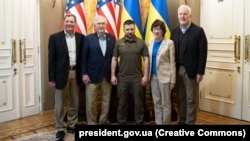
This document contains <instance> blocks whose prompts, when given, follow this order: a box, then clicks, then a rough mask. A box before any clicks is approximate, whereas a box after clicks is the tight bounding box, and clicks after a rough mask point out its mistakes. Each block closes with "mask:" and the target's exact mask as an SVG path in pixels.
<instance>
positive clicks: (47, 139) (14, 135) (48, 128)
mask: <svg viewBox="0 0 250 141" xmlns="http://www.w3.org/2000/svg"><path fill="white" fill-rule="evenodd" d="M79 124H82V125H84V124H86V122H79ZM129 124H133V123H129ZM171 124H172V125H177V122H172V123H171ZM197 124H198V125H211V124H214V123H211V122H208V121H205V120H201V119H198V120H197ZM112 125H116V123H112ZM145 125H154V121H150V122H146V123H145ZM55 134H56V131H55V123H54V120H53V119H50V120H47V121H44V122H41V123H36V124H32V125H29V126H24V127H21V128H17V129H15V130H12V131H5V132H1V131H0V141H7V140H14V141H54V140H55ZM74 140H75V137H74V135H73V134H69V133H66V135H65V141H74Z"/></svg>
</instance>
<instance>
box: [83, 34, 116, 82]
mask: <svg viewBox="0 0 250 141" xmlns="http://www.w3.org/2000/svg"><path fill="white" fill-rule="evenodd" d="M105 34H106V47H107V49H106V54H105V56H103V54H102V50H101V46H100V44H99V37H98V34H97V33H92V34H89V35H88V36H86V38H85V41H84V46H83V52H82V56H83V58H82V70H81V73H82V75H88V76H89V78H90V81H91V83H100V82H101V80H102V78H103V77H104V76H105V77H106V80H107V81H108V82H110V79H111V59H112V54H113V49H114V45H115V41H116V39H115V37H114V36H113V35H111V34H109V33H105Z"/></svg>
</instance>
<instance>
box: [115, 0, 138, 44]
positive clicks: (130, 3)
mask: <svg viewBox="0 0 250 141" xmlns="http://www.w3.org/2000/svg"><path fill="white" fill-rule="evenodd" d="M128 19H131V20H133V21H134V22H135V26H136V27H135V35H136V36H137V37H139V38H141V39H142V25H141V11H140V2H139V0H123V5H122V14H121V28H120V34H119V39H120V38H122V37H123V36H124V32H123V23H124V21H126V20H128Z"/></svg>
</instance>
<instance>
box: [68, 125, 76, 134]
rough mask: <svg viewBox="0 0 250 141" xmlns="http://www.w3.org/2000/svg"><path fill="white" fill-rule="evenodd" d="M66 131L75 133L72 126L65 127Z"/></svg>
mask: <svg viewBox="0 0 250 141" xmlns="http://www.w3.org/2000/svg"><path fill="white" fill-rule="evenodd" d="M67 132H68V133H71V134H74V133H75V129H74V128H70V127H67Z"/></svg>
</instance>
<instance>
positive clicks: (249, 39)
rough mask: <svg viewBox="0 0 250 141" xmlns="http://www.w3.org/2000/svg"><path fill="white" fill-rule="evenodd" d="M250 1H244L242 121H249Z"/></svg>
mask: <svg viewBox="0 0 250 141" xmlns="http://www.w3.org/2000/svg"><path fill="white" fill-rule="evenodd" d="M249 6H250V0H245V8H244V9H245V19H244V21H245V24H244V26H245V30H244V44H243V47H244V67H243V68H244V71H243V74H244V77H243V105H242V119H243V120H247V121H250V16H249V13H250V8H249Z"/></svg>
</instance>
